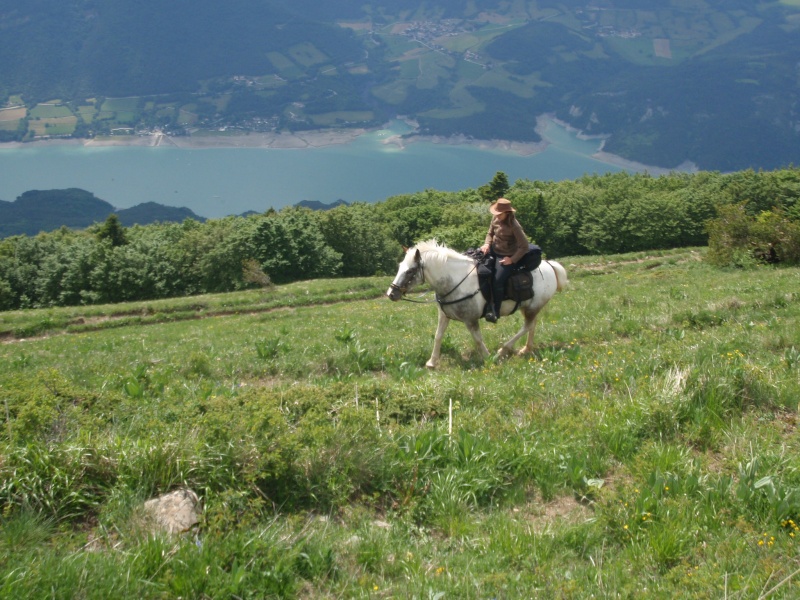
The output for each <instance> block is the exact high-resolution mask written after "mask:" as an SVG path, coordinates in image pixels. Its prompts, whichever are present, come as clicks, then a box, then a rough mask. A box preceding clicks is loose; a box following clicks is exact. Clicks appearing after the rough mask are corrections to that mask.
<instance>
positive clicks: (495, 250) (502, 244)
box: [481, 198, 528, 323]
mask: <svg viewBox="0 0 800 600" xmlns="http://www.w3.org/2000/svg"><path fill="white" fill-rule="evenodd" d="M489 212H491V213H492V215H494V216H493V217H492V222H491V224H490V225H489V231H488V232H487V233H486V240H485V242H484V244H483V246H481V251H482V252H483V253H484V254H488V253H489V251H490V250H491V253H492V255H493V256H494V257H495V262H494V264H495V268H494V281H493V285H492V306H491V307H490V308H489V310H488V311H487V313H486V315H485V318H486V320H487V321H489V322H490V323H496V322H497V318H498V317H499V316H500V305H501V304H502V303H503V297H504V296H505V287H506V282H507V281H508V278H509V277H511V271H512V269H513V265H514V263H516V262H517V261H519V260H520V259H521V258H522V257H523V256H525V254H526V253H527V252H528V237H527V236H526V235H525V232H524V231H523V230H522V226H521V225H520V224H519V222H518V221H517V218H516V216H515V215H514V213H515V212H517V211H516V209H515V208H512V206H511V201H510V200H507V199H505V198H500V199H498V200H497V202H495V203H494V204H492V205H491V206H490V207H489Z"/></svg>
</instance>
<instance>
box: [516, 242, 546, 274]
mask: <svg viewBox="0 0 800 600" xmlns="http://www.w3.org/2000/svg"><path fill="white" fill-rule="evenodd" d="M519 264H520V265H521V268H523V269H525V270H527V271H534V270H536V269H538V268H539V265H540V264H542V249H541V248H540V247H539V246H537V245H536V244H528V253H527V254H526V255H525V256H523V257H522V260H520V261H519Z"/></svg>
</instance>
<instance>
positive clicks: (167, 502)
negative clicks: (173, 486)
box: [144, 489, 201, 534]
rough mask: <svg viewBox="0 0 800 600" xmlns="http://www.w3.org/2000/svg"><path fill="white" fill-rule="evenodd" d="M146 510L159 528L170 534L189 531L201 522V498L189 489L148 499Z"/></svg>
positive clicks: (145, 504) (145, 505)
mask: <svg viewBox="0 0 800 600" xmlns="http://www.w3.org/2000/svg"><path fill="white" fill-rule="evenodd" d="M144 510H145V512H146V513H147V515H148V516H149V517H150V518H151V519H152V520H153V522H154V524H155V525H156V526H158V528H159V529H161V530H162V531H165V532H167V533H170V534H175V533H182V532H184V531H188V530H189V529H191V528H192V527H193V526H194V525H196V524H197V523H199V522H200V512H201V508H200V500H199V498H198V497H197V494H195V493H194V492H193V491H192V490H189V489H183V490H176V491H174V492H170V493H169V494H164V495H163V496H159V497H158V498H153V499H151V500H148V501H147V502H145V503H144Z"/></svg>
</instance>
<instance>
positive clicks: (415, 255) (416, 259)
mask: <svg viewBox="0 0 800 600" xmlns="http://www.w3.org/2000/svg"><path fill="white" fill-rule="evenodd" d="M414 260H415V261H416V262H421V261H422V256H420V253H419V249H417V252H416V253H415V254H414Z"/></svg>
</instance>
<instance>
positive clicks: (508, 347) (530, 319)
mask: <svg viewBox="0 0 800 600" xmlns="http://www.w3.org/2000/svg"><path fill="white" fill-rule="evenodd" d="M523 314H524V315H525V321H524V322H523V324H522V328H521V329H520V330H519V331H518V332H517V333H516V334H515V335H514V337H512V338H511V339H510V340H508V341H507V342H506V343H505V344H503V345H502V346H501V347H500V349H499V350H498V351H497V355H498V357H499V358H506V357H508V356H511V355H512V354H513V353H514V344H516V343H517V341H518V340H519V338H521V337H522V336H523V335H525V334H526V333H527V334H528V341H527V343H526V344H525V346H524V347H523V348H522V350H520V351H519V353H520V355H522V354H525V353H526V352H530V351H531V350H532V349H533V332H534V330H535V329H536V315H537V314H538V313H528V312H524V313H523Z"/></svg>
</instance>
